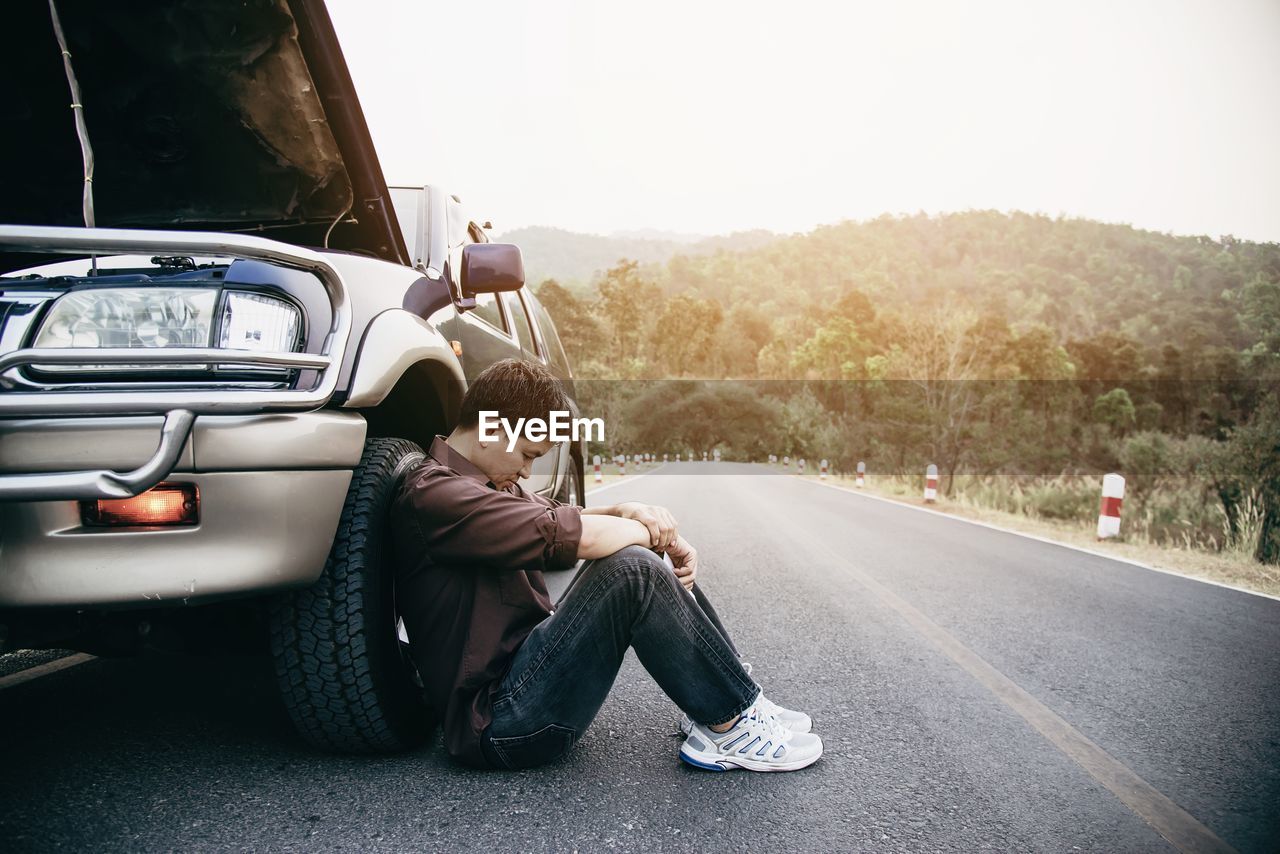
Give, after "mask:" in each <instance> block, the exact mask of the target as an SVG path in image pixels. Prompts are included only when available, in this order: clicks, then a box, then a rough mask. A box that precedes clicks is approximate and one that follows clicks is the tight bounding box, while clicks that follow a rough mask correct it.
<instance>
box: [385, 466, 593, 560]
mask: <svg viewBox="0 0 1280 854" xmlns="http://www.w3.org/2000/svg"><path fill="white" fill-rule="evenodd" d="M396 513H397V516H398V518H399V521H400V522H401V523H402V524H411V525H414V526H416V528H417V531H418V533H419V542H420V543H421V544H422V548H423V549H424V551H425V552H426V554H425V556H426V557H427V558H429V559H430V560H431V561H432V562H434V563H441V564H450V565H453V566H474V567H475V568H476V569H512V570H517V569H523V570H539V571H548V570H556V569H566V568H568V567H570V566H573V564H574V562H575V561H576V560H577V559H578V545H579V543H580V542H581V541H582V515H581V509H580V508H578V507H574V506H572V505H568V504H556V503H554V502H542V501H535V500H530V497H529V496H528V495H527V494H524V493H508V492H500V491H498V490H495V489H492V488H491V487H489V486H488V485H486V484H484V483H481V482H480V481H478V480H476V479H475V478H470V477H457V476H453V475H450V474H447V473H445V472H443V471H440V470H439V469H436V470H428V471H426V472H423V473H421V474H419V476H418V477H416V478H414V479H413V480H412V481H411V482H410V483H408V484H407V485H406V488H405V491H404V492H403V493H401V496H400V498H399V500H398V502H397V508H396Z"/></svg>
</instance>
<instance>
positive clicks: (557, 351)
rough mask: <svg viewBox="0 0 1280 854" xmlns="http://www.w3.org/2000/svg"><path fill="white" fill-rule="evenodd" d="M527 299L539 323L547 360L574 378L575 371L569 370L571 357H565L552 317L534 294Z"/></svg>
mask: <svg viewBox="0 0 1280 854" xmlns="http://www.w3.org/2000/svg"><path fill="white" fill-rule="evenodd" d="M525 297H526V299H527V300H528V302H529V307H530V310H531V311H532V312H533V316H534V317H535V318H536V319H537V321H538V328H539V329H540V330H541V331H542V343H543V345H544V347H545V349H546V354H545V357H546V359H547V360H548V361H550V362H551V364H552V365H554V366H555V367H557V368H559V369H560V371H561V372H562V373H563V374H564V375H565V376H573V371H572V370H570V368H569V357H568V356H566V355H565V352H564V345H563V344H561V343H560V336H559V335H558V334H556V326H555V324H554V323H552V321H551V315H550V314H548V313H547V310H546V308H544V307H543V305H542V303H541V302H539V301H538V299H537V297H535V296H533V294H525Z"/></svg>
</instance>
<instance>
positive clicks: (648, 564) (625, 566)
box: [600, 546, 669, 587]
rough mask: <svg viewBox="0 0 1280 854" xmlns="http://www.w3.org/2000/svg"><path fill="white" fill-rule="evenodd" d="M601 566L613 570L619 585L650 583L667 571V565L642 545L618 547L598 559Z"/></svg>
mask: <svg viewBox="0 0 1280 854" xmlns="http://www.w3.org/2000/svg"><path fill="white" fill-rule="evenodd" d="M600 563H601V565H602V566H601V568H602V569H604V568H609V569H611V570H613V576H614V578H615V579H616V581H615V583H617V584H619V585H627V584H635V583H637V582H638V583H639V585H640V586H641V587H644V586H646V585H649V584H652V583H653V582H654V581H656V580H658V579H659V578H660V577H661V576H662V575H664V574H667V573H669V570H668V569H667V565H666V564H665V563H663V562H662V558H660V557H658V556H657V555H656V554H655V553H654V552H652V551H650V550H649V549H647V548H645V547H644V546H627V547H626V548H622V549H618V550H617V551H616V552H614V553H613V554H611V555H609V556H608V557H607V558H604V559H603V560H601V561H600Z"/></svg>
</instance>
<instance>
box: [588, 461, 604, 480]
mask: <svg viewBox="0 0 1280 854" xmlns="http://www.w3.org/2000/svg"><path fill="white" fill-rule="evenodd" d="M591 464H592V465H594V466H595V468H596V483H603V482H604V474H603V473H602V472H601V471H600V455H599V454H596V455H595V457H593V458H592V460H591Z"/></svg>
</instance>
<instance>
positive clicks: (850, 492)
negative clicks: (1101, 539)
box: [800, 478, 1280, 602]
mask: <svg viewBox="0 0 1280 854" xmlns="http://www.w3.org/2000/svg"><path fill="white" fill-rule="evenodd" d="M800 480H801V481H802V482H804V483H811V484H813V485H814V486H822V487H826V488H827V489H837V490H839V491H840V492H843V493H845V494H846V495H854V496H857V497H858V498H865V499H868V500H870V501H880V502H883V503H884V504H892V505H893V506H894V507H901V508H903V509H904V510H914V511H916V512H917V513H928V514H930V515H933V516H941V517H942V518H943V519H951V520H953V521H955V522H964V523H965V524H966V525H977V526H978V527H979V528H989V529H990V530H992V531H1000V532H1002V533H1005V534H1013V535H1014V536H1015V537H1025V538H1027V539H1028V540H1035V541H1037V542H1041V543H1048V544H1049V545H1051V546H1059V547H1061V548H1064V549H1071V550H1072V551H1077V552H1082V553H1084V554H1087V555H1093V556H1094V557H1100V558H1105V559H1107V560H1114V561H1116V562H1117V563H1127V564H1128V565H1129V566H1136V567H1138V568H1139V569H1146V570H1150V571H1151V572H1159V573H1161V574H1163V575H1172V576H1173V577H1174V578H1185V579H1186V580H1187V581H1198V582H1200V583H1201V584H1212V585H1213V586H1214V587H1223V588H1225V589H1227V590H1234V591H1236V592H1237V593H1248V594H1249V595H1250V596H1261V597H1262V598H1263V599H1271V600H1274V601H1277V602H1280V596H1272V595H1271V594H1270V593H1260V592H1259V591H1257V590H1249V589H1248V588H1246V587H1237V586H1236V585H1234V584H1225V583H1223V582H1221V581H1214V580H1213V579H1210V578H1200V577H1199V576H1195V575H1185V574H1184V573H1181V572H1175V571H1174V570H1172V569H1161V568H1160V567H1158V566H1151V565H1150V564H1146V563H1139V562H1138V561H1136V560H1130V559H1129V558H1127V557H1119V556H1117V555H1109V554H1107V553H1105V552H1100V551H1096V550H1094V549H1087V548H1085V547H1084V546H1076V545H1072V544H1071V543H1064V542H1061V541H1060V540H1051V539H1049V538H1048V537H1039V536H1036V535H1035V534H1028V533H1025V532H1023V531H1015V530H1013V529H1012V528H1002V527H1001V526H999V525H993V524H991V523H990V522H979V521H978V520H976V519H966V518H965V517H963V516H955V515H953V514H951V513H943V512H942V511H940V510H930V509H929V508H928V507H917V506H915V505H914V504H907V503H905V502H902V501H894V500H893V499H892V498H881V497H880V496H878V495H870V494H868V493H866V492H859V491H857V490H856V489H850V488H849V487H847V486H838V485H836V484H834V483H823V482H822V481H819V480H807V479H805V478H800Z"/></svg>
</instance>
